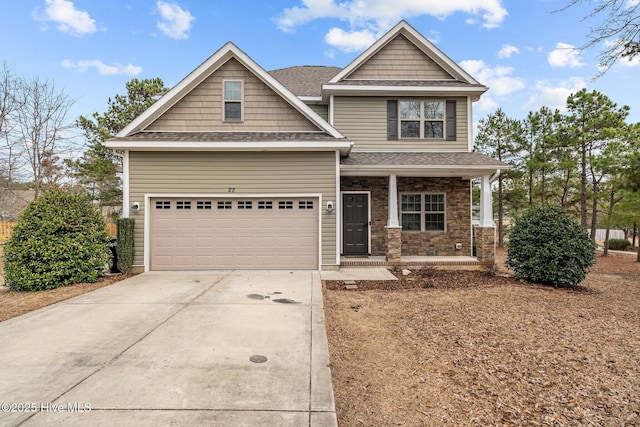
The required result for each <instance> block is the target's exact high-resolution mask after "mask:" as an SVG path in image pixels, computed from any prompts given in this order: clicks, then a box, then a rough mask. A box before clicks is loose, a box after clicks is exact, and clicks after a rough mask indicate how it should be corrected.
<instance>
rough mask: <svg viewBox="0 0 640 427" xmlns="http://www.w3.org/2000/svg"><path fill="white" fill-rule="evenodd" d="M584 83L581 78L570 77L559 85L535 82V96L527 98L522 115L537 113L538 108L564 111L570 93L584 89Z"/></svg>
mask: <svg viewBox="0 0 640 427" xmlns="http://www.w3.org/2000/svg"><path fill="white" fill-rule="evenodd" d="M586 86H587V85H586V82H585V80H584V79H583V78H581V77H572V78H570V79H569V80H563V81H561V82H559V83H555V84H554V83H552V82H549V81H544V80H542V81H538V82H536V86H535V87H536V92H537V93H536V94H535V95H532V96H531V97H530V98H529V101H528V102H527V103H526V104H525V105H524V106H523V107H522V111H523V112H524V113H528V112H529V111H537V110H539V109H540V107H549V108H550V109H551V110H554V109H556V108H557V109H558V110H560V111H564V110H565V109H566V107H567V98H568V97H569V95H571V94H572V93H576V92H578V91H579V90H580V89H583V88H585V87H586Z"/></svg>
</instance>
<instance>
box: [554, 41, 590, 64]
mask: <svg viewBox="0 0 640 427" xmlns="http://www.w3.org/2000/svg"><path fill="white" fill-rule="evenodd" d="M547 61H548V62H549V65H551V66H552V67H571V68H577V67H582V66H583V65H584V62H582V61H581V60H580V51H579V50H577V49H576V48H575V46H573V45H571V44H567V43H561V42H559V43H557V44H556V48H555V49H554V50H552V51H551V52H549V56H547Z"/></svg>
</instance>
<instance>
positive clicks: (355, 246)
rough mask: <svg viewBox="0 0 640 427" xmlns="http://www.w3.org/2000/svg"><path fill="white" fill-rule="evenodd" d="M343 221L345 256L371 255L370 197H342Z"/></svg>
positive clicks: (344, 195)
mask: <svg viewBox="0 0 640 427" xmlns="http://www.w3.org/2000/svg"><path fill="white" fill-rule="evenodd" d="M342 221H343V226H342V230H343V234H342V236H343V237H342V239H343V245H342V253H343V254H344V255H367V254H368V253H369V195H367V194H348V193H345V194H343V195H342Z"/></svg>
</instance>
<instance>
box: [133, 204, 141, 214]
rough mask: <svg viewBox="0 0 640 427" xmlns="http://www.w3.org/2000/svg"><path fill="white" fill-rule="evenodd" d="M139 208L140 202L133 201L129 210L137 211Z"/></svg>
mask: <svg viewBox="0 0 640 427" xmlns="http://www.w3.org/2000/svg"><path fill="white" fill-rule="evenodd" d="M139 210H140V202H133V204H132V205H131V212H133V213H137V212H138V211H139Z"/></svg>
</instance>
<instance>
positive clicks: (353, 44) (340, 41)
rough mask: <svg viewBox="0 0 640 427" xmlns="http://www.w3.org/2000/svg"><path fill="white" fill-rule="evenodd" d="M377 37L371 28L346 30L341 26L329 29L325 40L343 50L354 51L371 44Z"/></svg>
mask: <svg viewBox="0 0 640 427" xmlns="http://www.w3.org/2000/svg"><path fill="white" fill-rule="evenodd" d="M376 39H377V37H376V35H375V34H373V33H372V32H371V31H369V30H363V31H344V30H341V29H340V28H332V29H330V30H329V32H328V33H327V35H326V36H324V40H325V41H326V42H327V44H329V45H331V46H333V47H335V48H337V49H339V50H341V51H343V52H353V51H357V50H363V49H366V48H367V47H369V46H371V45H372V44H373V43H374V42H375V41H376Z"/></svg>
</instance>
